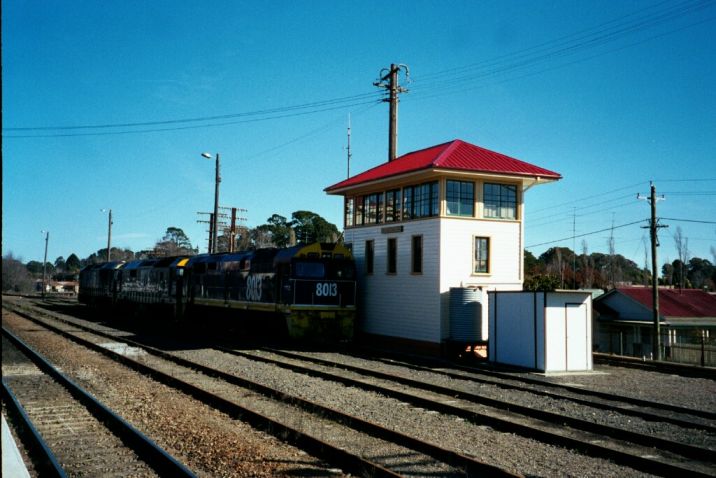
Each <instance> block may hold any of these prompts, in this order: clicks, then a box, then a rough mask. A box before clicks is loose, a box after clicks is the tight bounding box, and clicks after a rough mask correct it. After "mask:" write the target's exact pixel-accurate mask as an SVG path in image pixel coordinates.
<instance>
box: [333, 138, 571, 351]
mask: <svg viewBox="0 0 716 478" xmlns="http://www.w3.org/2000/svg"><path fill="white" fill-rule="evenodd" d="M559 179H561V175H560V174H559V173H556V172H554V171H550V170H548V169H544V168H541V167H539V166H535V165H533V164H529V163H526V162H524V161H520V160H518V159H515V158H511V157H509V156H506V155H504V154H501V153H497V152H494V151H490V150H488V149H485V148H481V147H479V146H476V145H473V144H470V143H467V142H465V141H461V140H459V139H456V140H453V141H450V142H447V143H443V144H439V145H437V146H432V147H429V148H426V149H422V150H419V151H414V152H411V153H407V154H404V155H402V156H400V157H398V158H396V159H394V160H393V161H389V162H387V163H383V164H380V165H378V166H376V167H374V168H372V169H369V170H367V171H364V172H362V173H360V174H357V175H355V176H352V177H350V178H348V179H346V180H344V181H341V182H338V183H336V184H334V185H332V186H329V187H327V188H326V189H325V191H326V192H327V193H328V194H334V195H340V196H343V199H344V206H345V207H344V241H345V243H346V244H347V245H348V246H350V247H351V249H352V251H353V256H354V258H355V259H356V264H357V267H358V272H359V287H360V291H361V294H360V295H361V297H362V301H361V302H360V303H359V307H360V308H359V315H360V317H359V321H358V326H359V330H358V332H359V333H360V332H362V333H363V334H364V335H367V336H369V337H373V338H375V339H376V340H377V339H381V338H390V339H391V342H393V343H395V342H403V343H404V344H406V345H408V346H414V347H420V348H422V349H427V350H428V351H433V352H440V350H441V348H442V345H443V344H444V343H445V342H446V341H447V340H449V339H450V323H449V316H448V314H449V310H448V305H449V304H448V293H449V291H450V289H451V288H468V287H470V288H474V289H475V290H478V291H480V297H481V298H480V302H481V304H482V311H481V312H479V313H480V314H482V319H483V320H482V325H481V330H482V334H481V335H482V336H483V338H486V335H487V307H486V301H487V291H488V290H521V289H522V282H523V279H524V270H523V249H524V244H525V242H524V194H525V192H526V191H527V190H528V189H529V188H531V187H533V186H535V185H538V184H544V183H549V182H553V181H557V180H559Z"/></svg>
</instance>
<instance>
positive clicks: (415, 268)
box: [411, 236, 423, 274]
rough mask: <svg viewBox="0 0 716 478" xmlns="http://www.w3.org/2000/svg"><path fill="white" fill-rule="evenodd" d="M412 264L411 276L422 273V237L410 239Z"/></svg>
mask: <svg viewBox="0 0 716 478" xmlns="http://www.w3.org/2000/svg"><path fill="white" fill-rule="evenodd" d="M411 245H412V251H411V256H412V261H411V262H412V263H411V272H412V273H413V274H422V273H423V236H413V237H412V244H411Z"/></svg>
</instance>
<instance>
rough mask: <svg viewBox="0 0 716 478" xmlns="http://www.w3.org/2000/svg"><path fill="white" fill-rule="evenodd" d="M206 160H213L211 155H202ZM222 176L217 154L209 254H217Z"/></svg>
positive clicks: (217, 154)
mask: <svg viewBox="0 0 716 478" xmlns="http://www.w3.org/2000/svg"><path fill="white" fill-rule="evenodd" d="M201 155H202V156H203V157H205V158H206V159H211V154H209V153H201ZM220 182H221V176H220V175H219V153H216V181H215V185H214V215H213V217H212V220H211V238H210V241H209V253H212V252H216V249H217V248H216V240H217V239H216V238H217V230H218V224H219V183H220Z"/></svg>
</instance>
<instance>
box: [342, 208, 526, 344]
mask: <svg viewBox="0 0 716 478" xmlns="http://www.w3.org/2000/svg"><path fill="white" fill-rule="evenodd" d="M400 227H402V231H397V230H396V228H400ZM417 235H420V236H422V237H423V272H422V274H412V273H411V247H412V245H411V241H412V237H413V236H417ZM475 236H479V237H488V238H490V264H491V265H490V273H489V274H479V275H475V274H473V273H472V268H473V254H474V250H473V247H474V244H473V242H474V237H475ZM389 238H396V239H397V246H398V254H397V258H398V262H397V267H398V272H397V273H396V274H387V267H388V264H387V255H388V254H387V245H388V239H389ZM520 238H521V223H520V222H519V221H487V220H486V221H481V220H469V219H457V218H444V217H443V218H432V219H423V220H416V221H408V222H404V223H400V224H396V225H390V224H381V225H377V226H363V227H359V228H351V229H347V230H346V231H345V242H346V243H351V244H352V246H353V257H354V258H355V260H356V267H357V269H358V278H359V291H360V292H359V294H358V295H359V298H360V300H361V302H360V303H359V304H358V306H359V314H360V319H359V324H360V327H361V330H362V331H363V332H367V333H369V334H376V335H384V336H389V337H400V338H405V339H411V340H418V341H424V342H432V343H436V344H439V343H441V342H442V341H443V340H445V339H448V338H449V335H450V323H449V303H450V300H449V296H450V288H451V287H467V286H474V287H480V288H481V289H482V290H483V291H487V290H495V289H497V290H521V289H522V278H521V275H520V274H521V263H522V253H521V240H520ZM368 240H373V241H374V263H373V274H366V272H365V271H366V266H365V243H366V241H368ZM481 297H482V299H481V304H482V336H483V337H487V336H488V328H487V310H488V306H487V294H485V293H483V294H481Z"/></svg>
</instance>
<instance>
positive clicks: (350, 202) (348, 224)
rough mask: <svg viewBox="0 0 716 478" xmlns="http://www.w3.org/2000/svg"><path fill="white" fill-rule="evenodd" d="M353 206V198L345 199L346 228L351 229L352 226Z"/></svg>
mask: <svg viewBox="0 0 716 478" xmlns="http://www.w3.org/2000/svg"><path fill="white" fill-rule="evenodd" d="M353 204H354V199H353V198H346V219H345V222H346V227H351V226H352V225H353V207H354V206H353Z"/></svg>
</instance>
